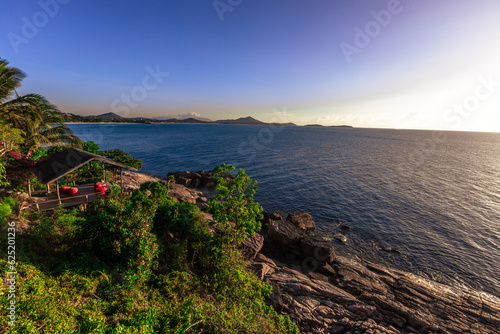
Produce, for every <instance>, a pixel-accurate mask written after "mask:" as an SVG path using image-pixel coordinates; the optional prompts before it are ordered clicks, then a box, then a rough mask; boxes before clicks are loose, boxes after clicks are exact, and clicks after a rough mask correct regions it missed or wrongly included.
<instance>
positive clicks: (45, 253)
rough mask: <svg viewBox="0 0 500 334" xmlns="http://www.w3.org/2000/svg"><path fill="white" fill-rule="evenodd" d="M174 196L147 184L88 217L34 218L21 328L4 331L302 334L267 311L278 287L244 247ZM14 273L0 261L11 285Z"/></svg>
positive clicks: (2, 325)
mask: <svg viewBox="0 0 500 334" xmlns="http://www.w3.org/2000/svg"><path fill="white" fill-rule="evenodd" d="M169 190H170V187H169V185H168V184H167V185H166V184H163V183H155V182H147V183H144V184H143V185H142V186H141V189H140V190H138V191H135V192H134V193H133V194H132V195H131V196H126V195H121V194H119V193H116V192H113V193H112V194H111V195H108V196H106V197H103V198H100V199H99V200H98V201H96V202H94V203H92V204H89V205H88V208H87V211H84V212H82V211H79V210H77V209H74V210H63V209H58V210H55V211H54V212H50V213H40V212H33V213H32V214H30V215H27V216H26V217H28V218H30V219H31V220H33V221H35V223H33V224H32V226H31V227H30V228H29V229H27V230H26V231H25V232H24V233H23V234H22V235H20V237H18V239H17V240H16V242H17V243H16V249H17V248H19V249H22V251H20V252H19V258H17V261H18V266H17V271H18V275H17V276H16V277H17V278H16V280H17V282H16V283H17V285H16V286H17V287H18V290H17V295H16V298H17V299H16V312H17V316H18V317H17V319H16V326H15V327H14V328H10V327H8V325H7V320H8V319H7V318H6V317H3V318H2V317H0V332H7V331H8V330H10V333H38V332H43V333H131V334H132V333H200V332H203V333H241V332H247V333H298V329H297V327H296V326H295V324H293V323H292V322H291V321H290V319H289V318H288V317H287V316H281V315H278V314H277V313H276V312H275V311H274V310H273V309H272V308H271V307H270V306H268V305H267V304H266V303H265V300H266V298H267V297H269V295H270V294H271V291H272V289H271V286H270V285H269V284H267V283H265V282H262V281H260V280H259V279H258V278H257V277H256V276H255V275H254V274H253V273H251V272H250V271H249V270H248V268H247V267H248V264H247V263H246V262H245V260H244V258H243V257H242V255H241V254H240V252H239V250H238V248H237V247H236V246H235V245H234V244H232V243H229V244H228V243H226V242H225V240H224V237H223V236H224V234H220V233H215V232H214V229H213V228H212V227H211V226H210V225H209V223H208V222H207V221H206V220H205V219H204V218H203V217H202V215H201V214H200V211H199V209H198V208H197V207H196V206H194V205H192V204H189V203H177V202H175V201H174V200H173V199H172V198H170V197H168V196H167V194H168V191H169ZM0 243H2V242H1V241H0ZM0 246H1V247H4V246H5V245H3V244H2V245H0ZM29 263H31V264H29ZM7 271H8V266H7V262H6V261H2V260H0V277H1V278H2V279H3V281H4V282H5V279H6V278H7V276H6V272H7ZM4 286H6V285H5V284H4ZM3 291H4V292H6V291H7V290H5V289H4V290H3ZM7 298H8V296H7V295H6V294H5V293H4V294H3V295H2V294H0V304H1V305H2V308H3V307H5V305H8V304H7V302H8V300H7ZM4 311H5V309H4Z"/></svg>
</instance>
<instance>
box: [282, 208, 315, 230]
mask: <svg viewBox="0 0 500 334" xmlns="http://www.w3.org/2000/svg"><path fill="white" fill-rule="evenodd" d="M286 220H288V221H289V222H291V223H292V224H293V225H295V226H297V227H298V228H300V229H301V230H302V231H304V232H306V231H309V230H314V229H315V228H316V223H315V222H314V220H313V219H312V217H311V215H310V214H308V213H307V212H295V213H291V214H289V215H288V217H287V218H286Z"/></svg>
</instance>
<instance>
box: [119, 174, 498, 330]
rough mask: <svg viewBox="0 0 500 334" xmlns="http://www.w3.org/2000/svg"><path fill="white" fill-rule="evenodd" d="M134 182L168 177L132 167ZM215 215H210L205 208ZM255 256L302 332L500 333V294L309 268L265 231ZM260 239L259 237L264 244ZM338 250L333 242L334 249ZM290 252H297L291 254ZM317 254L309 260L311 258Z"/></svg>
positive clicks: (386, 272)
mask: <svg viewBox="0 0 500 334" xmlns="http://www.w3.org/2000/svg"><path fill="white" fill-rule="evenodd" d="M127 175H128V177H129V178H130V180H128V182H127V183H129V184H131V183H134V182H135V183H136V185H135V186H134V187H137V184H139V185H140V183H142V182H145V181H155V180H157V181H165V180H164V179H161V178H158V177H155V176H153V175H149V174H145V173H132V172H127ZM175 187H176V189H175V191H174V193H175V194H177V193H178V192H187V193H189V196H185V197H182V196H180V197H179V196H178V195H176V198H177V199H178V200H180V201H189V202H191V203H197V202H199V201H198V200H197V198H203V197H204V196H205V194H204V193H203V189H197V188H189V187H186V186H184V185H180V184H176V185H175ZM204 216H205V217H206V218H207V219H211V215H210V214H209V213H204ZM254 239H255V240H257V241H255V240H253V241H251V243H257V244H260V247H257V249H258V250H257V251H256V252H255V255H254V256H253V257H252V258H251V260H252V261H253V262H252V265H251V266H252V268H253V269H254V272H255V273H256V274H257V275H258V276H259V277H260V278H261V279H262V280H263V281H266V282H268V283H269V284H271V285H272V286H273V288H274V289H273V290H274V292H273V295H272V296H271V299H270V303H272V305H273V306H274V308H275V309H276V310H277V311H278V312H281V313H282V314H288V315H289V316H290V317H291V319H292V320H294V322H295V323H297V325H298V326H299V327H300V329H301V331H302V332H303V333H358V332H367V333H370V332H371V333H375V332H378V333H400V332H409V333H498V328H500V298H498V297H495V296H493V295H490V294H488V293H486V292H482V291H478V290H473V289H466V288H458V287H452V286H448V285H445V284H442V283H438V282H435V281H432V280H429V279H426V278H423V277H420V276H417V275H415V274H412V273H409V272H406V271H403V270H398V269H393V268H390V267H388V266H384V265H380V264H376V263H373V262H370V261H367V260H364V259H361V258H351V257H344V256H335V259H334V260H333V261H331V262H330V263H327V262H325V261H319V262H317V263H316V265H314V266H312V268H311V266H310V265H307V263H306V262H304V261H306V260H307V259H304V258H301V257H300V255H299V256H296V255H297V254H300V248H299V251H297V249H296V246H295V245H289V246H290V247H288V248H287V247H283V245H281V244H279V243H278V242H276V241H275V240H271V238H269V235H268V233H267V231H266V230H263V231H262V232H261V233H260V234H259V235H256V236H255V238H254ZM259 240H260V241H259ZM332 248H333V246H332ZM290 252H291V253H292V254H291V255H292V256H290ZM309 259H310V258H309Z"/></svg>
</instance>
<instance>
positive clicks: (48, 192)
mask: <svg viewBox="0 0 500 334" xmlns="http://www.w3.org/2000/svg"><path fill="white" fill-rule="evenodd" d="M47 194H50V187H49V184H48V183H47Z"/></svg>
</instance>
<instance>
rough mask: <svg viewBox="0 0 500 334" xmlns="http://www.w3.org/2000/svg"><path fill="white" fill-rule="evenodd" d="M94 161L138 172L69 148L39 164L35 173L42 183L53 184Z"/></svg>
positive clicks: (100, 157)
mask: <svg viewBox="0 0 500 334" xmlns="http://www.w3.org/2000/svg"><path fill="white" fill-rule="evenodd" d="M92 160H99V161H102V162H105V163H108V164H111V165H115V166H118V167H121V168H125V169H130V170H137V169H135V168H132V167H130V166H127V165H123V164H121V163H118V162H115V161H113V160H111V159H108V158H105V157H103V156H100V155H97V154H93V153H90V152H86V151H82V150H80V149H77V148H68V149H66V150H64V151H62V152H59V153H57V154H54V155H53V156H51V157H50V158H48V159H47V160H43V161H40V162H39V163H37V164H36V165H35V170H34V173H35V175H36V176H37V178H38V179H39V180H40V182H42V183H51V182H54V181H56V180H58V179H60V178H61V177H63V176H65V175H68V174H69V173H71V172H72V171H74V170H75V169H77V168H80V167H82V166H83V165H85V164H88V163H89V162H91V161H92Z"/></svg>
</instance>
